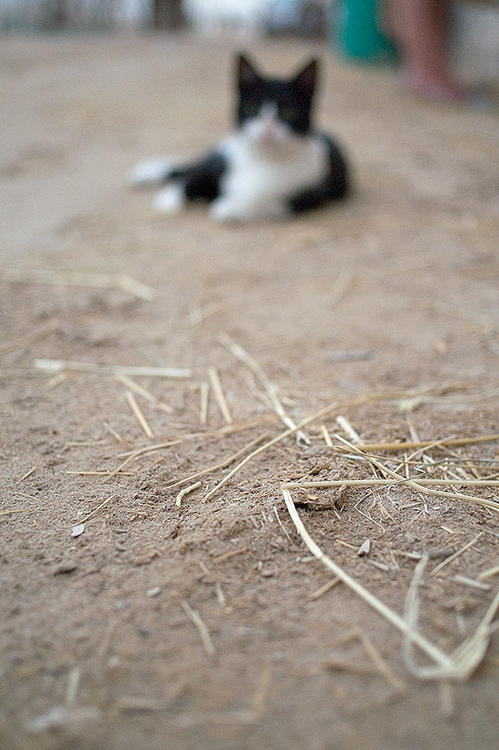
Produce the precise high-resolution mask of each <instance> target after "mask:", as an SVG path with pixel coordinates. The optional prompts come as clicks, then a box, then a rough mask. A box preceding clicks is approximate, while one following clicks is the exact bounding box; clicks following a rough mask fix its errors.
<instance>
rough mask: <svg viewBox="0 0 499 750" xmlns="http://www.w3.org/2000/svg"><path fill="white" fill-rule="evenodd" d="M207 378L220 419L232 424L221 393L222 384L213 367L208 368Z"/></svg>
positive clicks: (230, 415) (223, 395)
mask: <svg viewBox="0 0 499 750" xmlns="http://www.w3.org/2000/svg"><path fill="white" fill-rule="evenodd" d="M208 378H209V380H210V385H211V387H212V390H213V395H214V396H215V401H216V402H217V405H218V408H219V409H220V413H221V414H222V417H223V418H224V419H225V421H226V422H227V424H232V423H233V421H234V420H233V419H232V414H231V413H230V409H229V407H228V404H227V401H226V398H225V394H224V392H223V388H222V383H221V382H220V378H219V376H218V372H217V371H216V369H215V368H214V367H210V368H209V369H208Z"/></svg>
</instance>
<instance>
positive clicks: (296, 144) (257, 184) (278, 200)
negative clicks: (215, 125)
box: [212, 133, 328, 221]
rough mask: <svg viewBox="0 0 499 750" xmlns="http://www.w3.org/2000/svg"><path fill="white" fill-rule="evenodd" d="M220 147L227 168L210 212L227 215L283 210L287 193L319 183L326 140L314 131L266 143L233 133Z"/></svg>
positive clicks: (241, 216)
mask: <svg viewBox="0 0 499 750" xmlns="http://www.w3.org/2000/svg"><path fill="white" fill-rule="evenodd" d="M222 153H224V155H225V157H226V159H227V164H228V168H227V173H226V174H225V175H224V177H223V179H222V186H221V187H222V189H221V197H220V198H219V199H217V201H215V203H214V204H213V205H212V213H213V215H214V217H215V218H217V219H219V220H225V221H230V220H240V221H244V220H247V219H259V218H262V219H266V218H279V217H282V216H285V215H286V214H287V213H289V211H288V208H287V201H288V200H289V198H290V197H291V196H292V195H295V194H297V193H299V192H301V191H302V190H306V189H308V188H313V187H315V186H316V185H319V184H320V183H321V182H322V180H323V179H324V178H325V177H326V174H327V169H328V159H327V147H326V144H325V143H324V142H323V140H322V139H321V138H318V137H317V136H313V135H311V136H305V137H299V136H290V137H288V138H286V139H284V140H282V141H279V142H277V143H273V144H271V145H269V147H268V148H266V147H265V144H259V145H258V146H255V144H254V143H252V142H251V141H250V140H248V139H247V137H245V135H244V134H241V133H236V134H234V135H233V136H232V137H230V138H228V139H227V140H226V141H225V142H224V144H223V145H222Z"/></svg>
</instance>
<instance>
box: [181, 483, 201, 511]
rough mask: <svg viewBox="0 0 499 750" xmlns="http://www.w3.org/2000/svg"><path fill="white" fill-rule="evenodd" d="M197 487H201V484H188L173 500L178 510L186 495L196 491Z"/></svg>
mask: <svg viewBox="0 0 499 750" xmlns="http://www.w3.org/2000/svg"><path fill="white" fill-rule="evenodd" d="M198 487H201V482H195V483H194V484H190V485H189V486H188V487H184V489H183V490H180V492H179V493H178V495H177V497H176V498H175V505H177V506H178V507H179V508H180V506H181V505H182V500H183V499H184V497H185V496H186V495H188V494H189V493H190V492H194V490H197V489H198Z"/></svg>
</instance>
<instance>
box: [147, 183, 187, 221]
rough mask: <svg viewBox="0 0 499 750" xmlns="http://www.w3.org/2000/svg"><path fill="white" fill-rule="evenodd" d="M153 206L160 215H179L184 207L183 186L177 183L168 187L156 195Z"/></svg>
mask: <svg viewBox="0 0 499 750" xmlns="http://www.w3.org/2000/svg"><path fill="white" fill-rule="evenodd" d="M153 206H154V209H155V210H156V211H157V212H158V213H160V214H177V213H178V212H179V211H181V209H182V208H183V206H184V188H183V186H182V185H176V184H175V183H171V184H170V185H167V186H166V187H164V188H163V189H162V190H160V191H159V193H156V196H155V198H154V200H153Z"/></svg>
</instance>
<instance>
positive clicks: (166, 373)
mask: <svg viewBox="0 0 499 750" xmlns="http://www.w3.org/2000/svg"><path fill="white" fill-rule="evenodd" d="M34 367H35V370H42V371H43V372H46V373H48V374H53V373H56V372H61V371H62V370H72V371H73V372H89V373H95V374H96V375H131V376H132V377H134V376H135V377H139V376H142V375H143V376H144V377H149V378H173V379H177V378H190V377H192V370H188V369H186V368H179V367H135V366H132V365H130V366H128V365H103V364H98V363H96V362H74V361H72V360H64V359H35V362H34Z"/></svg>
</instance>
